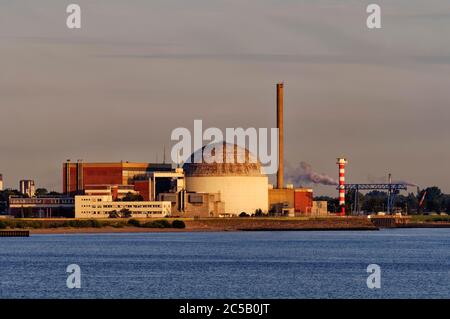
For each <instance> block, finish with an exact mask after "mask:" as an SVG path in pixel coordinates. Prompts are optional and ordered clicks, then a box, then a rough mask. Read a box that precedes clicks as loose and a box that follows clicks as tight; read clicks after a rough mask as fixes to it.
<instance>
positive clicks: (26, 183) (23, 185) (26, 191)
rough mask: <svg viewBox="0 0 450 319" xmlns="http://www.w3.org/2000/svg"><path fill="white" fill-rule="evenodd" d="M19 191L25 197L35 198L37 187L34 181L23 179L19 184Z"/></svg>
mask: <svg viewBox="0 0 450 319" xmlns="http://www.w3.org/2000/svg"><path fill="white" fill-rule="evenodd" d="M19 190H20V193H22V194H23V195H25V196H28V197H33V196H34V195H35V194H36V186H35V183H34V181H33V180H29V179H23V180H21V181H20V182H19Z"/></svg>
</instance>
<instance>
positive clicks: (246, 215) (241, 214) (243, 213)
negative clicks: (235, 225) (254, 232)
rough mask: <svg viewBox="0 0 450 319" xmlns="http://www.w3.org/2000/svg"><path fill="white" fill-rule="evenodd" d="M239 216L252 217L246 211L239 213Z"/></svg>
mask: <svg viewBox="0 0 450 319" xmlns="http://www.w3.org/2000/svg"><path fill="white" fill-rule="evenodd" d="M239 217H250V215H249V214H247V213H246V212H242V213H240V214H239Z"/></svg>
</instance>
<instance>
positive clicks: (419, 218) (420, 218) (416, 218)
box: [411, 215, 450, 223]
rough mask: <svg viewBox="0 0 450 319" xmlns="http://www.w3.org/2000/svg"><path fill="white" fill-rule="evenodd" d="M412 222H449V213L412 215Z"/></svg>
mask: <svg viewBox="0 0 450 319" xmlns="http://www.w3.org/2000/svg"><path fill="white" fill-rule="evenodd" d="M411 222H412V223H432V222H447V223H449V222H450V216H449V215H413V216H412V217H411Z"/></svg>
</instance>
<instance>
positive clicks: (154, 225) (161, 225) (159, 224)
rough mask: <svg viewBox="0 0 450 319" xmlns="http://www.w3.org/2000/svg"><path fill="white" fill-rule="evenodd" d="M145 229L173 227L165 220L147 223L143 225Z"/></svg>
mask: <svg viewBox="0 0 450 319" xmlns="http://www.w3.org/2000/svg"><path fill="white" fill-rule="evenodd" d="M141 227H144V228H170V227H172V225H171V224H170V223H169V222H168V221H167V220H165V219H159V220H154V221H150V222H146V223H144V224H142V225H141Z"/></svg>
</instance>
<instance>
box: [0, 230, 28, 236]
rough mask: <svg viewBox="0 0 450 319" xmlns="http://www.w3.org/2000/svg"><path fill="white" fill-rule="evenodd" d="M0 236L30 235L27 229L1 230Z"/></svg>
mask: <svg viewBox="0 0 450 319" xmlns="http://www.w3.org/2000/svg"><path fill="white" fill-rule="evenodd" d="M0 237H30V231H29V230H1V231H0Z"/></svg>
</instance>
